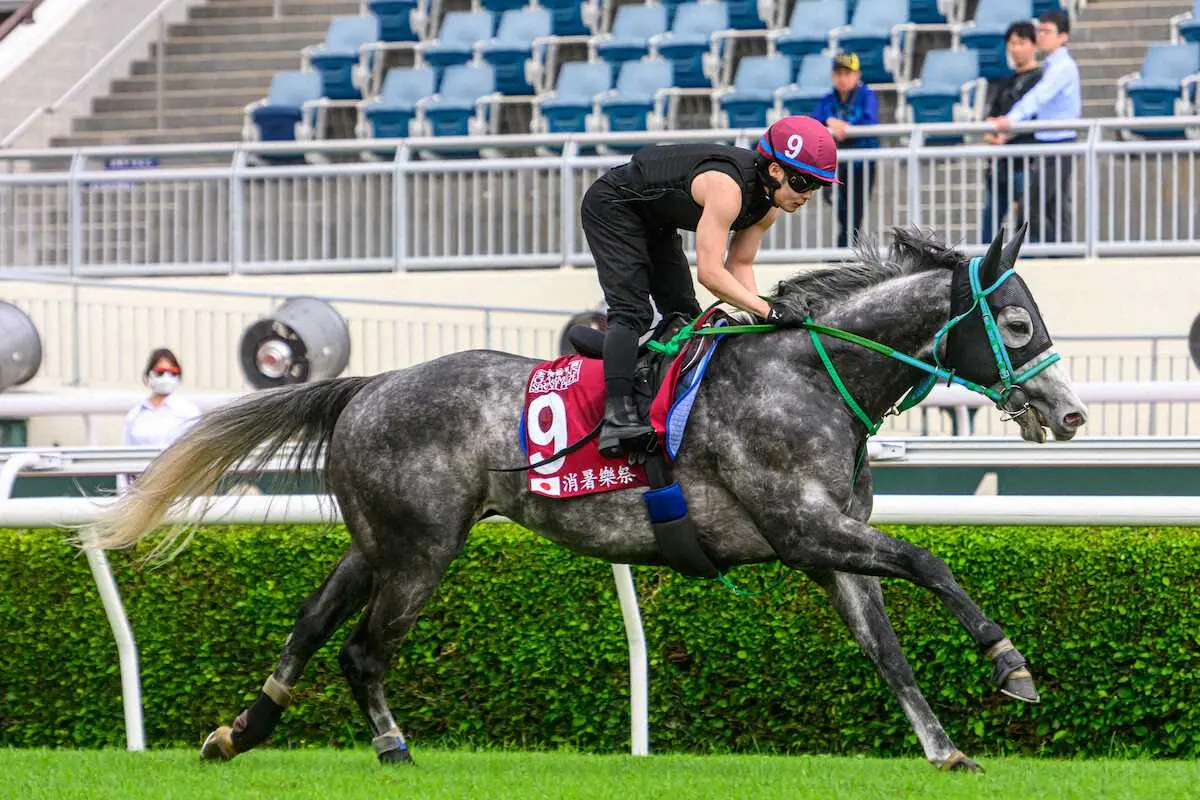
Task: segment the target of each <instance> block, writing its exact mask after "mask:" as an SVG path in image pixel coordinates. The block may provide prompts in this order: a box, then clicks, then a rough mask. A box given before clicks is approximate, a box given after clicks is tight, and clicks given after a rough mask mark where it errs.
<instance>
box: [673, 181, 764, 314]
mask: <svg viewBox="0 0 1200 800" xmlns="http://www.w3.org/2000/svg"><path fill="white" fill-rule="evenodd" d="M692 197H693V198H695V200H696V202H697V203H699V204H700V205H701V206H703V207H704V211H703V212H702V213H701V215H700V222H699V224H697V225H696V277H697V278H698V279H699V280H700V285H701V286H703V287H704V288H705V289H708V290H709V291H710V292H712V293H713V294H714V295H716V296H717V297H718V298H720V299H721V300H723V301H724V302H726V303H729V304H730V305H732V306H736V307H737V308H740V309H742V310H743V311H749V312H750V313H752V314H757V315H758V316H760V317H765V316H766V315H767V312H768V311H769V310H770V306H769V305H768V304H767V302H766V301H765V300H763V299H762V298H761V297H759V296H758V293H757V292H756V291H755V289H754V278H753V273H752V270H746V272H750V273H751V275H750V280H749V286H747V285H746V284H745V283H744V282H743V280H741V279H739V278H742V277H744V275H742V276H739V275H737V274H735V273H734V272H733V271H731V270H730V269H729V265H728V264H727V263H726V261H725V247H726V245H727V244H728V243H729V230H730V228H732V227H733V223H734V220H736V219H737V217H738V214H740V213H741V210H742V190H741V187H739V186H738V185H737V183H736V182H735V181H734V180H733V178H731V177H729V176H728V175H726V174H724V173H722V172H702V173H701V174H699V175H697V176H696V178H695V179H694V180H693V181H692ZM758 236H759V240H761V238H762V234H761V233H759V235H758ZM734 242H735V243H736V242H737V237H734ZM754 251H755V252H757V251H758V244H757V240H756V241H755V243H754ZM731 255H732V252H731ZM751 259H753V255H751Z"/></svg>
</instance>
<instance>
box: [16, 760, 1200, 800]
mask: <svg viewBox="0 0 1200 800" xmlns="http://www.w3.org/2000/svg"><path fill="white" fill-rule="evenodd" d="M416 756H417V759H418V762H419V766H417V767H392V768H381V767H380V766H378V765H377V763H376V761H375V757H374V754H373V753H371V752H370V751H369V750H350V751H347V750H319V749H316V750H291V751H281V750H262V751H258V752H254V753H249V754H246V755H244V756H240V757H239V758H238V759H237V760H235V761H234V762H232V763H229V764H201V763H200V762H199V760H198V759H197V755H196V752H195V751H184V750H157V751H151V752H149V753H125V752H122V751H118V750H98V751H97V750H91V751H68V750H0V798H3V800H8V799H9V798H14V800H15V799H16V798H21V800H36V799H37V798H47V799H49V798H53V799H54V800H71V799H72V798H87V800H106V799H107V798H122V800H126V798H154V800H199V799H200V798H220V799H221V800H241V799H243V798H270V799H271V800H275V799H276V798H337V800H359V799H360V798H361V800H390V799H391V798H422V800H434V799H435V798H470V799H471V800H486V799H487V798H505V800H509V799H510V798H511V799H514V800H515V799H516V798H520V800H525V799H526V798H529V799H530V800H532V799H533V798H556V799H557V798H580V799H581V800H609V799H610V798H611V799H612V800H642V798H647V800H651V799H657V798H671V800H700V799H701V798H712V799H713V800H742V799H743V798H745V799H746V800H751V799H752V800H766V799H767V798H788V800H801V799H802V798H821V800H826V799H827V798H847V799H848V800H868V799H869V798H888V799H889V800H891V798H926V797H927V798H937V800H956V799H957V798H987V800H997V798H1008V799H1010V800H1033V799H1034V798H1048V799H1050V798H1053V800H1066V799H1069V798H1081V800H1082V799H1084V798H1086V800H1095V799H1096V798H1153V800H1171V799H1172V798H1189V797H1196V796H1197V794H1198V792H1200V789H1198V787H1200V762H1180V761H1112V760H1109V761H1052V760H1049V759H1001V758H997V759H984V760H983V764H984V767H985V769H987V773H986V774H984V775H961V774H957V773H956V774H944V773H940V772H938V771H936V770H934V769H933V767H931V766H929V765H928V764H926V763H925V762H924V761H922V760H920V759H917V758H913V759H868V758H833V757H820V756H803V757H792V758H788V757H778V756H683V755H659V756H652V757H650V758H640V759H634V758H630V757H627V756H589V755H581V754H574V753H521V752H462V751H444V750H424V749H422V750H420V751H418V752H417V753H416Z"/></svg>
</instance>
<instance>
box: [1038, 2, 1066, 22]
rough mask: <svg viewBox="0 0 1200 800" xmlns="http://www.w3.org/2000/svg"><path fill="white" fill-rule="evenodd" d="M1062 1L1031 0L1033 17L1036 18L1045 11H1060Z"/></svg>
mask: <svg viewBox="0 0 1200 800" xmlns="http://www.w3.org/2000/svg"><path fill="white" fill-rule="evenodd" d="M1061 9H1062V3H1060V2H1059V1H1058V0H1033V19H1037V18H1038V17H1040V16H1041V15H1042V14H1045V13H1046V12H1047V11H1060V10H1061Z"/></svg>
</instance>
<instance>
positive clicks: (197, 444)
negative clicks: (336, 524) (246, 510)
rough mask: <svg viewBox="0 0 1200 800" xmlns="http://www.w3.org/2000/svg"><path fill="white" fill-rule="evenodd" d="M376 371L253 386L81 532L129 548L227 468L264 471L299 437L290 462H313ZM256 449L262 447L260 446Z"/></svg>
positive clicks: (166, 546) (207, 489)
mask: <svg viewBox="0 0 1200 800" xmlns="http://www.w3.org/2000/svg"><path fill="white" fill-rule="evenodd" d="M372 380H374V378H373V377H356V378H338V379H335V380H328V381H319V382H317V383H310V384H304V385H301V386H285V387H282V388H279V389H271V390H268V391H264V392H256V393H254V394H250V395H247V396H246V397H243V398H240V399H238V400H235V401H233V402H232V403H229V404H228V405H225V406H222V407H220V408H218V409H216V410H215V411H212V412H211V413H208V414H205V415H204V416H203V417H201V418H200V420H199V421H198V422H197V423H196V424H195V425H194V426H192V428H191V429H189V430H188V431H187V432H186V433H184V435H183V436H181V437H180V438H179V439H177V440H175V442H173V443H172V444H171V445H170V446H169V447H168V448H167V449H166V450H164V451H163V452H162V453H160V454H159V455H158V457H157V458H155V459H154V461H153V462H151V464H150V466H149V467H148V468H147V469H146V471H145V472H144V473H143V474H142V475H141V476H140V477H139V478H138V479H137V480H136V481H135V482H134V484H133V487H132V488H131V489H130V491H129V493H128V494H126V495H125V496H124V497H122V498H121V499H120V500H119V501H118V502H117V503H116V504H114V505H113V507H112V508H110V509H108V510H107V511H105V512H104V514H103V516H102V517H101V518H100V520H99V521H97V522H96V523H95V524H93V525H91V526H89V527H88V529H87V531H86V532H85V535H84V536H82V537H80V538H81V540H82V541H83V542H86V543H87V544H88V545H94V546H99V547H102V548H105V549H112V548H118V547H130V546H132V545H134V544H136V543H137V542H138V541H139V540H141V539H142V538H143V537H144V536H146V535H147V534H148V533H150V532H151V531H153V530H154V529H155V528H156V527H157V526H158V525H159V523H160V522H162V520H163V517H164V516H165V515H166V513H167V511H168V510H169V509H170V508H171V506H172V505H174V504H175V503H176V502H177V501H179V500H181V499H188V498H194V497H204V496H207V495H209V494H211V493H212V491H213V490H214V489H215V488H216V485H217V481H218V480H220V478H221V476H222V475H224V474H225V473H226V472H227V471H228V470H230V469H232V468H234V467H239V468H245V469H247V470H249V471H252V472H258V471H261V470H262V469H263V468H264V467H265V466H266V464H267V462H268V461H269V460H270V459H271V458H273V457H274V456H275V455H276V454H277V453H278V452H279V450H280V448H282V447H283V446H284V445H285V444H287V443H288V442H289V441H292V440H293V439H294V440H296V448H295V450H294V451H293V452H292V454H291V458H290V459H289V464H290V466H291V467H292V468H293V469H296V470H300V469H303V467H304V464H305V463H306V461H312V462H315V460H316V458H317V457H318V456H319V455H320V454H321V453H322V452H323V451H324V449H325V447H326V445H328V444H329V440H330V439H331V438H332V436H333V430H334V426H335V425H336V424H337V420H338V417H339V416H340V415H341V413H342V411H343V410H344V409H345V408H346V406H347V405H348V404H349V403H350V401H351V400H352V399H353V398H354V396H355V395H357V394H358V393H359V392H360V391H362V389H363V387H365V386H366V385H367V384H368V383H370V382H371V381H372ZM256 448H258V449H256ZM187 530H188V529H187V528H186V527H179V528H177V529H175V530H172V531H171V532H169V533H168V534H166V536H165V537H164V540H163V541H162V542H160V543H159V544H158V545H157V546H156V547H155V548H154V551H153V552H152V553H151V556H154V555H158V554H163V553H167V557H168V558H169V557H171V556H173V555H174V554H175V553H178V552H179V550H182V549H183V548H184V547H186V546H187V542H186V541H184V542H183V543H181V544H180V545H179V546H178V547H176V548H174V549H173V550H172V549H171V548H172V547H173V545H174V543H175V541H176V540H177V539H179V537H180V536H182V535H184V534H185V533H186V532H187Z"/></svg>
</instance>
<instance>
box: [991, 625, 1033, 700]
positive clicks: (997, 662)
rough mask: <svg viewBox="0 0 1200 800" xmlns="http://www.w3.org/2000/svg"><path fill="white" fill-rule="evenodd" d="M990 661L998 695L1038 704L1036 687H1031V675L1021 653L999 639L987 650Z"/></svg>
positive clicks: (1005, 641)
mask: <svg viewBox="0 0 1200 800" xmlns="http://www.w3.org/2000/svg"><path fill="white" fill-rule="evenodd" d="M987 655H988V657H989V658H991V659H992V663H993V666H992V679H993V680H994V681H995V682H996V685H997V686H999V687H1000V693H1001V694H1004V695H1007V696H1008V697H1011V698H1013V699H1014V700H1020V701H1022V702H1024V703H1039V702H1041V698H1040V697H1039V696H1038V693H1037V687H1035V686H1034V685H1033V674H1032V673H1031V672H1030V671H1029V662H1028V661H1026V660H1025V656H1023V655H1021V651H1020V650H1018V649H1017V648H1015V647H1013V645H1012V642H1010V641H1009V640H1008V639H1001V640H1000V641H999V642H997V643H996V644H994V645H992V647H991V649H989V650H988V653H987Z"/></svg>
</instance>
